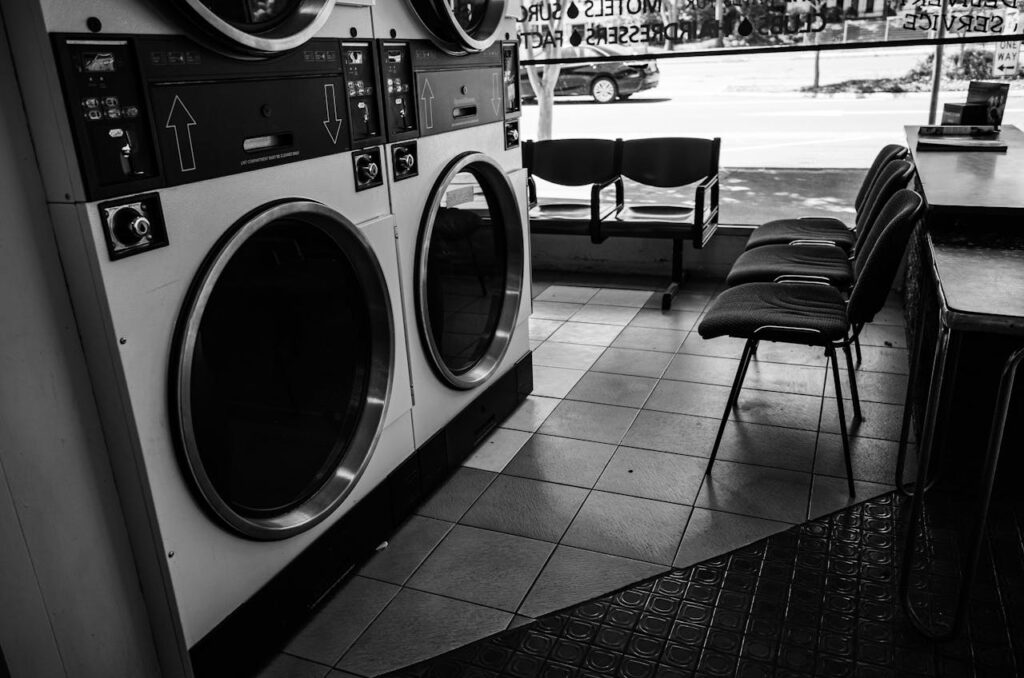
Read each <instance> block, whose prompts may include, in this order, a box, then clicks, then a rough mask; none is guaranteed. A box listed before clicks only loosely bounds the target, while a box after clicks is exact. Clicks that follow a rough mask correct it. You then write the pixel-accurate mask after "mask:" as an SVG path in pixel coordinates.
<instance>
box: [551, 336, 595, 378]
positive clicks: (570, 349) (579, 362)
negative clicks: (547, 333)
mask: <svg viewBox="0 0 1024 678" xmlns="http://www.w3.org/2000/svg"><path fill="white" fill-rule="evenodd" d="M604 350H605V348H604V347H603V346H588V345H586V344H562V343H559V342H557V341H546V342H544V345H543V346H541V347H540V348H539V349H537V350H536V351H534V352H533V365H534V372H536V368H537V367H539V366H546V367H561V368H564V369H570V370H589V369H590V366H591V365H593V364H594V361H595V360H597V359H598V358H599V357H600V356H601V354H602V353H603V352H604Z"/></svg>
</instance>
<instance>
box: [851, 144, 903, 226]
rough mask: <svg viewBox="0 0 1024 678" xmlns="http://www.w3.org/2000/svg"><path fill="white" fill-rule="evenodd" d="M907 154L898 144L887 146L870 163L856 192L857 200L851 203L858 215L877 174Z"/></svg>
mask: <svg viewBox="0 0 1024 678" xmlns="http://www.w3.org/2000/svg"><path fill="white" fill-rule="evenodd" d="M907 153H908V151H907V148H906V147H905V146H900V145H899V144H889V145H887V146H883V147H882V150H880V151H879V152H878V155H876V156H875V160H874V162H872V163H871V167H869V168H868V173H867V174H865V175H864V181H862V182H861V184H860V190H859V191H857V198H856V199H855V200H854V201H853V207H854V209H855V210H856V211H857V213H858V214H859V213H860V211H861V209H862V208H863V206H864V199H865V198H867V197H868V191H870V190H871V186H872V184H874V183H875V180H876V179H878V173H879V172H881V171H882V168H883V167H885V166H886V165H888V164H889V163H890V162H892V161H893V160H903V159H904V158H906V157H907Z"/></svg>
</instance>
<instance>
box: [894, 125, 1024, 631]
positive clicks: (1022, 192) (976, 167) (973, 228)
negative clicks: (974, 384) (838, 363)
mask: <svg viewBox="0 0 1024 678" xmlns="http://www.w3.org/2000/svg"><path fill="white" fill-rule="evenodd" d="M1002 135H1003V137H1004V138H1005V139H1006V140H1007V142H1008V146H1009V148H1008V150H1007V152H1006V153H993V152H964V151H924V152H921V153H918V152H917V151H916V148H915V147H916V141H917V128H916V127H914V128H909V127H908V128H907V139H908V141H909V142H910V147H911V148H912V149H914V161H915V164H917V170H918V186H919V188H920V190H921V191H922V192H923V194H924V196H925V199H926V201H927V203H928V208H927V211H926V224H925V227H926V229H927V233H926V234H925V236H924V242H925V249H926V252H925V260H926V261H927V262H929V266H928V267H927V268H928V270H927V271H925V272H922V273H927V274H929V275H931V276H932V278H933V280H934V282H935V288H936V291H937V297H938V309H939V311H938V324H939V333H938V340H937V346H936V350H935V355H934V358H933V360H932V366H931V379H930V389H929V394H928V397H927V403H926V405H925V410H924V421H923V425H922V435H921V441H920V448H919V464H918V472H917V482H916V484H915V491H914V492H913V495H912V500H911V507H910V512H909V516H908V523H909V524H908V529H907V537H906V542H905V545H904V552H903V563H902V567H901V571H900V598H901V601H902V604H903V607H904V609H905V611H906V613H907V615H908V617H909V618H910V620H911V623H912V624H913V625H914V627H915V628H916V629H917V630H918V631H919V632H921V633H922V634H924V635H926V636H927V637H929V638H931V639H934V640H946V639H950V638H953V637H954V636H956V634H957V633H958V632H959V629H960V625H961V624H962V623H963V618H964V614H965V612H966V608H967V602H968V600H969V598H970V592H971V585H972V583H973V579H974V575H975V572H976V570H977V566H978V559H979V556H980V554H981V548H982V544H983V541H984V540H983V535H984V532H985V525H986V521H987V517H988V509H989V504H990V502H991V498H992V488H993V485H994V484H995V476H996V470H997V468H998V463H999V454H1000V451H1001V448H1002V443H1003V438H1004V433H1005V429H1006V420H1007V414H1008V412H1009V409H1010V401H1011V396H1012V393H1013V388H1014V384H1015V380H1016V377H1017V371H1018V368H1019V367H1020V365H1021V363H1022V362H1024V347H1022V348H1018V349H1016V350H1015V351H1013V352H1012V353H1011V354H1010V355H1009V357H1008V358H1007V359H1006V361H1005V362H1004V364H1003V367H1002V373H1001V376H1000V380H999V390H998V394H997V398H996V406H995V411H994V413H993V416H992V423H991V426H990V428H989V434H988V441H987V446H986V450H985V459H984V461H983V470H982V483H983V485H982V490H981V492H980V494H979V497H980V500H979V502H978V505H977V506H976V519H975V521H976V522H975V528H976V529H975V530H974V535H973V540H972V549H971V551H970V554H969V556H968V560H967V568H966V570H965V572H964V577H963V579H962V580H961V583H960V592H959V596H958V598H957V602H956V608H955V609H954V612H953V620H952V623H951V624H950V626H949V628H948V629H947V630H946V631H936V630H934V629H931V628H928V626H927V625H926V624H925V623H924V622H923V621H922V620H921V619H920V617H919V616H918V614H917V613H916V612H915V610H914V609H913V608H912V607H911V605H910V597H909V588H910V587H909V582H910V573H911V571H912V569H913V558H914V541H915V536H916V524H917V520H918V518H919V517H920V515H921V508H922V504H923V501H924V495H925V492H926V491H927V483H928V479H929V471H930V465H931V463H932V453H933V449H934V447H935V428H936V423H937V419H938V414H939V409H940V403H941V402H942V401H943V399H944V398H945V397H946V395H947V393H946V391H947V390H948V388H949V387H948V386H946V382H947V381H948V380H949V379H950V375H951V371H952V368H953V366H954V365H955V363H956V361H957V359H958V354H959V344H960V341H961V339H962V338H963V336H964V335H965V334H969V333H985V334H998V335H1008V336H1012V337H1019V338H1021V341H1022V343H1024V228H1022V227H1021V226H1020V224H1024V133H1021V131H1020V130H1018V129H1017V128H1012V129H1005V130H1004V131H1003V133H1002ZM968 220H970V221H972V222H973V223H970V224H969V223H967V221H968ZM1014 221H1016V224H1017V226H1016V228H1013V222H1014ZM1007 225H1009V227H1007ZM923 307H924V304H921V308H922V309H923ZM922 312H923V311H922ZM919 326H920V323H919ZM922 353H923V350H921V347H919V348H918V350H917V351H916V357H917V360H920V357H921V355H922ZM918 367H919V366H918V365H916V364H915V367H914V369H912V371H911V378H910V383H909V384H908V388H907V400H906V406H905V408H904V412H903V427H902V431H901V436H900V445H899V453H898V460H897V484H898V485H899V486H901V487H902V468H903V462H904V460H905V456H906V448H907V439H908V437H909V429H910V417H911V410H912V393H913V389H914V380H915V379H916V377H917V375H918V374H919V372H920V370H919V369H918Z"/></svg>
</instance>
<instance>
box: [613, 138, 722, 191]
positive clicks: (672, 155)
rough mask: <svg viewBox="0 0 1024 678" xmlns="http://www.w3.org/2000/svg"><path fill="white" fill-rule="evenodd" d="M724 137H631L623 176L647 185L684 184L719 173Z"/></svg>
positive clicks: (625, 147)
mask: <svg viewBox="0 0 1024 678" xmlns="http://www.w3.org/2000/svg"><path fill="white" fill-rule="evenodd" d="M721 145H722V141H721V139H718V138H715V139H696V138H691V137H662V138H656V139H630V140H628V141H625V142H623V146H622V175H623V176H625V177H629V178H630V179H632V180H633V181H637V182H639V183H641V184H646V185H648V186H658V187H660V188H669V187H672V186H685V185H687V184H692V183H694V182H695V181H700V180H701V179H703V178H704V177H707V176H713V175H715V174H718V153H719V149H720V148H721Z"/></svg>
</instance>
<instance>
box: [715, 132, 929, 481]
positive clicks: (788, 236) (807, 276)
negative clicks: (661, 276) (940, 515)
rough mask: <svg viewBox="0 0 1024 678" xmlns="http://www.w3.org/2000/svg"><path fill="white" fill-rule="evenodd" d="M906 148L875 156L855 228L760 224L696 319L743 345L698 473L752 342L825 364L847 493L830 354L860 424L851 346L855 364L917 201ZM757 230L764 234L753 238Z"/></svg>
mask: <svg viewBox="0 0 1024 678" xmlns="http://www.w3.org/2000/svg"><path fill="white" fill-rule="evenodd" d="M906 157H907V152H906V149H905V148H902V147H899V146H887V147H885V148H883V149H882V151H880V152H879V154H878V156H877V157H876V159H875V162H874V163H873V164H872V166H871V168H870V170H869V171H868V173H867V175H866V176H865V178H864V182H863V184H862V185H861V190H860V192H859V193H858V196H857V200H856V201H855V209H856V215H857V219H856V224H855V226H854V228H849V227H847V226H846V225H845V224H843V223H842V222H841V221H839V220H836V219H786V220H780V221H775V222H769V223H768V224H765V225H762V226H761V227H760V228H758V229H757V230H755V231H754V233H753V234H752V235H751V237H750V239H749V241H748V243H747V248H746V250H745V252H744V253H743V254H742V255H741V256H740V257H739V258H738V259H737V261H736V263H735V264H734V266H733V268H732V270H731V271H730V274H729V276H728V278H727V284H728V285H729V289H727V290H725V291H724V292H722V294H720V295H719V296H718V297H717V298H716V299H715V301H714V302H713V303H712V305H711V307H710V308H709V309H708V312H707V314H706V315H705V317H704V319H703V320H702V321H701V323H700V325H699V327H698V332H699V333H700V335H701V336H702V337H703V338H705V339H712V338H715V337H721V336H730V337H737V338H741V339H745V340H746V343H745V344H744V347H743V353H742V355H741V357H740V364H739V366H738V368H737V370H736V376H735V379H734V380H733V385H732V389H731V391H730V393H729V398H728V400H727V402H726V407H725V412H724V414H723V415H722V421H721V424H720V426H719V430H718V435H717V437H716V438H715V444H714V447H713V448H712V451H711V458H710V460H709V461H708V466H707V470H706V472H705V473H706V474H707V475H710V474H711V469H712V466H713V465H714V463H715V458H716V456H717V454H718V447H719V445H720V444H721V441H722V435H723V433H724V432H725V427H726V425H727V423H728V420H729V417H730V414H731V412H732V411H733V409H734V408H735V407H736V406H737V402H738V400H739V394H740V391H741V389H742V387H743V380H744V378H745V376H746V372H747V368H748V367H749V365H750V361H751V359H752V358H753V357H754V356H755V354H756V351H757V346H758V343H759V342H761V341H772V342H785V343H795V344H804V345H809V346H818V347H822V348H823V349H824V352H825V356H826V357H827V359H828V361H829V362H830V364H831V368H832V381H833V383H834V386H835V393H836V401H837V407H838V411H839V427H840V434H841V437H842V441H843V453H844V457H845V462H846V476H847V484H848V487H849V492H850V496H851V497H852V496H854V495H855V490H854V483H853V466H852V459H851V455H850V441H849V433H848V429H847V423H846V413H845V405H844V401H843V392H842V385H841V383H840V372H839V359H838V355H837V351H839V350H842V351H843V352H844V353H845V355H846V366H847V371H848V374H849V380H850V391H851V398H852V401H853V409H854V422H857V421H859V420H860V419H861V418H862V415H861V409H860V400H859V395H858V393H857V379H856V373H855V368H854V364H853V356H852V354H851V347H856V350H857V356H858V361H859V359H860V345H859V341H858V337H859V334H860V332H861V330H862V328H863V327H864V325H865V324H866V323H869V322H871V321H872V320H873V319H874V317H875V315H876V314H877V313H878V312H879V311H880V310H881V309H882V307H883V306H884V305H885V302H886V299H887V298H888V295H889V290H890V289H891V287H892V285H893V281H894V279H895V276H896V272H897V270H898V269H899V267H900V262H901V261H902V259H903V255H904V252H905V250H906V246H907V243H908V241H909V239H910V235H911V233H912V231H913V229H914V226H915V225H916V223H917V221H918V219H919V217H920V215H921V211H922V206H923V200H922V198H921V196H920V195H918V194H917V193H916V192H914V191H912V190H910V189H908V188H907V186H908V184H909V182H910V181H911V179H912V178H913V167H912V165H911V164H910V163H909V162H907V161H906V160H904V158H906ZM762 229H763V230H762Z"/></svg>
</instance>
